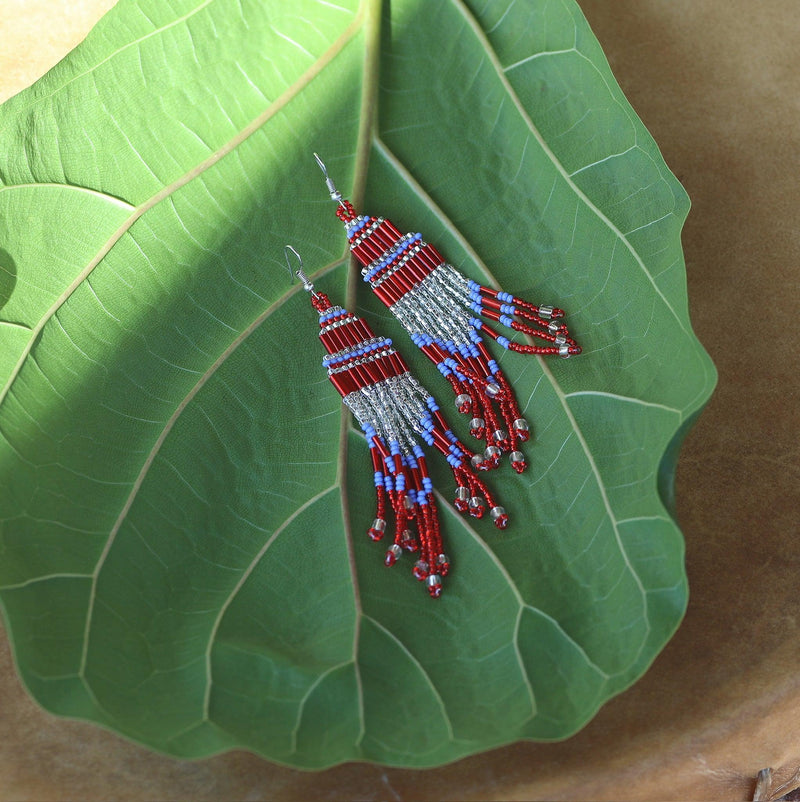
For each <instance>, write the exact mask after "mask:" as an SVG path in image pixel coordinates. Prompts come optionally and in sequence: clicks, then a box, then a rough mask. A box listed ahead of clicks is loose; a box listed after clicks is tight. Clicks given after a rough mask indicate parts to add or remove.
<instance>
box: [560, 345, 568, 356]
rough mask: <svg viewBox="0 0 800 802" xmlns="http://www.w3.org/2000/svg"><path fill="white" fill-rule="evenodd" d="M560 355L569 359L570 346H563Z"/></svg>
mask: <svg viewBox="0 0 800 802" xmlns="http://www.w3.org/2000/svg"><path fill="white" fill-rule="evenodd" d="M558 355H559V356H562V357H564V359H567V358H568V357H569V355H570V354H569V346H568V345H561V346H559V349H558Z"/></svg>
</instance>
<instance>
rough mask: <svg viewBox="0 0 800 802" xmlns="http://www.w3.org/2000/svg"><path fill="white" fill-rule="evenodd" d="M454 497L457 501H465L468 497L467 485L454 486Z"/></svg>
mask: <svg viewBox="0 0 800 802" xmlns="http://www.w3.org/2000/svg"><path fill="white" fill-rule="evenodd" d="M456 498H457V499H458V500H459V501H466V500H467V499H468V498H469V488H468V487H464V486H463V485H462V486H461V487H457V488H456Z"/></svg>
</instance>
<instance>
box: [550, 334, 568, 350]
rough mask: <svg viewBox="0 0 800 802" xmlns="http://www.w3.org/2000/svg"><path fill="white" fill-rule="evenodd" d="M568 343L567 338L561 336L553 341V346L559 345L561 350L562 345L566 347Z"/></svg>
mask: <svg viewBox="0 0 800 802" xmlns="http://www.w3.org/2000/svg"><path fill="white" fill-rule="evenodd" d="M566 342H567V338H566V337H565V336H564V335H563V334H559V335H558V336H557V337H556V338H555V340H553V345H557V346H558V347H559V348H560V347H561V346H562V345H565V344H566Z"/></svg>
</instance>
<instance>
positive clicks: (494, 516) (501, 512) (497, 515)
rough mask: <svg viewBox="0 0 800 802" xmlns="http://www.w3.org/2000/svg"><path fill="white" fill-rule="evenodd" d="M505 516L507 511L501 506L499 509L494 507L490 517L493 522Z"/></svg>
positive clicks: (490, 511)
mask: <svg viewBox="0 0 800 802" xmlns="http://www.w3.org/2000/svg"><path fill="white" fill-rule="evenodd" d="M505 514H506V511H505V510H504V509H503V508H502V507H501V506H499V505H498V506H497V507H492V509H491V510H489V515H491V516H492V520H493V521H496V520H497V519H498V518H500V517H501V516H502V515H505Z"/></svg>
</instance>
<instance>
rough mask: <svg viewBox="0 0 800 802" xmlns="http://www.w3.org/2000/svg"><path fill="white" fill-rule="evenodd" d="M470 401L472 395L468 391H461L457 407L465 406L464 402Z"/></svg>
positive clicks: (457, 397) (457, 398) (457, 399)
mask: <svg viewBox="0 0 800 802" xmlns="http://www.w3.org/2000/svg"><path fill="white" fill-rule="evenodd" d="M470 401H472V398H470V396H468V395H467V394H466V393H461V395H458V396H456V409H458V408H460V407H463V406H464V404H469V402H470Z"/></svg>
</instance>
